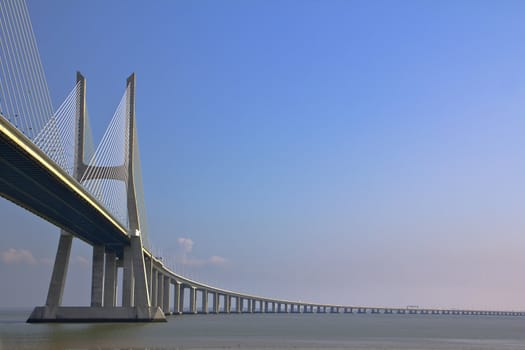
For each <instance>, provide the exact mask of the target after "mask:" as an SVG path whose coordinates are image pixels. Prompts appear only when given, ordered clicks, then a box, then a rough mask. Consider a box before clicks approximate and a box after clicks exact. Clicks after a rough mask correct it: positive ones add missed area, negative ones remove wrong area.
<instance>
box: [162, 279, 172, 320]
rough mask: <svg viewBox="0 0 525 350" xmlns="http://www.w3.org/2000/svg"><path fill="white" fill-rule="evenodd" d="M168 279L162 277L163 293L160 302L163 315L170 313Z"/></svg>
mask: <svg viewBox="0 0 525 350" xmlns="http://www.w3.org/2000/svg"><path fill="white" fill-rule="evenodd" d="M170 285H171V283H170V278H169V277H168V276H164V291H163V293H162V296H163V299H164V300H163V301H162V311H164V315H169V314H170V313H171V311H170Z"/></svg>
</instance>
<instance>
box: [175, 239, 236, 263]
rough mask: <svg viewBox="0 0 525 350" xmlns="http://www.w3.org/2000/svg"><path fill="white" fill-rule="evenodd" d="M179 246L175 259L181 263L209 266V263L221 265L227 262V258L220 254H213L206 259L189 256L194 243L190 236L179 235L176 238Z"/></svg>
mask: <svg viewBox="0 0 525 350" xmlns="http://www.w3.org/2000/svg"><path fill="white" fill-rule="evenodd" d="M177 242H178V243H179V246H180V248H181V250H182V252H181V254H180V255H179V257H178V259H177V261H178V263H179V264H181V265H185V266H210V265H223V264H225V263H227V261H228V260H227V259H226V258H223V257H222V256H218V255H213V256H211V257H209V258H207V259H200V258H195V257H193V256H191V255H192V254H190V253H191V252H192V250H193V245H194V244H195V243H194V242H193V240H192V239H191V238H187V237H180V238H178V239H177Z"/></svg>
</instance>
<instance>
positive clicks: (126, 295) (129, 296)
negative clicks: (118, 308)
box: [122, 246, 135, 307]
mask: <svg viewBox="0 0 525 350" xmlns="http://www.w3.org/2000/svg"><path fill="white" fill-rule="evenodd" d="M134 290H135V278H134V277H133V256H132V249H131V247H130V246H128V247H124V266H123V268H122V306H124V307H131V306H134V300H135V295H134V294H135V293H134Z"/></svg>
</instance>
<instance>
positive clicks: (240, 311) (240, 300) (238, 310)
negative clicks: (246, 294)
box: [237, 297, 244, 314]
mask: <svg viewBox="0 0 525 350" xmlns="http://www.w3.org/2000/svg"><path fill="white" fill-rule="evenodd" d="M243 303H244V301H243V299H242V298H241V297H237V313H238V314H240V313H242V307H243V305H242V304H243Z"/></svg>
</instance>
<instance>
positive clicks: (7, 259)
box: [2, 248, 36, 265]
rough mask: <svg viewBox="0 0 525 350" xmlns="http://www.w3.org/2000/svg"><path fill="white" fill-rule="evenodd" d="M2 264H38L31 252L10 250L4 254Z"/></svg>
mask: <svg viewBox="0 0 525 350" xmlns="http://www.w3.org/2000/svg"><path fill="white" fill-rule="evenodd" d="M2 262H4V263H6V264H30V265H32V264H36V259H35V257H34V256H33V253H31V252H30V251H29V250H26V249H15V248H9V249H8V250H6V251H4V252H2Z"/></svg>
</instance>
